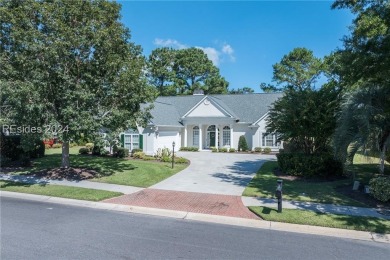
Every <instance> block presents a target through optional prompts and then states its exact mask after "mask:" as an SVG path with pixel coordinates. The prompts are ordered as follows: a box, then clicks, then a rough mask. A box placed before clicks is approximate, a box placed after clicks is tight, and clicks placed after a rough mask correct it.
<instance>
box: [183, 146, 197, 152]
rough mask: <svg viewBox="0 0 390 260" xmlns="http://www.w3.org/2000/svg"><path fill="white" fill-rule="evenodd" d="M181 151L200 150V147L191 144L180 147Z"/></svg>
mask: <svg viewBox="0 0 390 260" xmlns="http://www.w3.org/2000/svg"><path fill="white" fill-rule="evenodd" d="M180 151H187V152H198V151H199V148H198V147H195V146H189V147H184V146H182V147H180Z"/></svg>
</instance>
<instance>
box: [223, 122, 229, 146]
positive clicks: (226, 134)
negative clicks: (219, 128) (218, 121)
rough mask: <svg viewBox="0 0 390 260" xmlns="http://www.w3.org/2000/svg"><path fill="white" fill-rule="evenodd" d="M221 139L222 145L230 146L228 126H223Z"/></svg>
mask: <svg viewBox="0 0 390 260" xmlns="http://www.w3.org/2000/svg"><path fill="white" fill-rule="evenodd" d="M222 139H223V140H222V146H230V127H228V126H225V127H224V128H223V132H222Z"/></svg>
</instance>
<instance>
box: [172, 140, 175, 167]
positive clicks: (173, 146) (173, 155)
mask: <svg viewBox="0 0 390 260" xmlns="http://www.w3.org/2000/svg"><path fill="white" fill-rule="evenodd" d="M174 163H175V141H173V143H172V169H173V164H174Z"/></svg>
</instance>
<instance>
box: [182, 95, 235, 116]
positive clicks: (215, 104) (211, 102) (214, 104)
mask: <svg viewBox="0 0 390 260" xmlns="http://www.w3.org/2000/svg"><path fill="white" fill-rule="evenodd" d="M205 99H208V100H209V101H210V104H212V105H213V106H215V107H216V108H217V109H219V110H222V112H224V113H225V114H227V115H228V116H227V117H230V118H235V117H234V116H233V115H231V114H230V113H229V112H227V111H226V110H225V109H224V108H223V107H221V106H220V105H219V104H217V103H216V102H215V101H214V100H212V99H211V98H209V96H205V97H204V98H203V99H202V100H201V101H199V102H198V103H197V104H196V105H195V106H193V107H192V108H191V109H190V110H188V112H187V113H185V114H184V115H183V116H182V117H181V118H182V119H184V118H186V117H187V116H188V115H189V114H191V112H192V111H194V110H195V109H196V108H197V107H199V106H200V105H201V104H202V103H203V102H204V100H205ZM202 118H203V117H202ZM207 118H210V117H209V116H207Z"/></svg>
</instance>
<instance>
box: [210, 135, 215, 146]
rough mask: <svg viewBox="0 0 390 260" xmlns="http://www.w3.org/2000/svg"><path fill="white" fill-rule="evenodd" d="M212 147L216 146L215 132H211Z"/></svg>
mask: <svg viewBox="0 0 390 260" xmlns="http://www.w3.org/2000/svg"><path fill="white" fill-rule="evenodd" d="M209 140H210V147H215V132H209Z"/></svg>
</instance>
